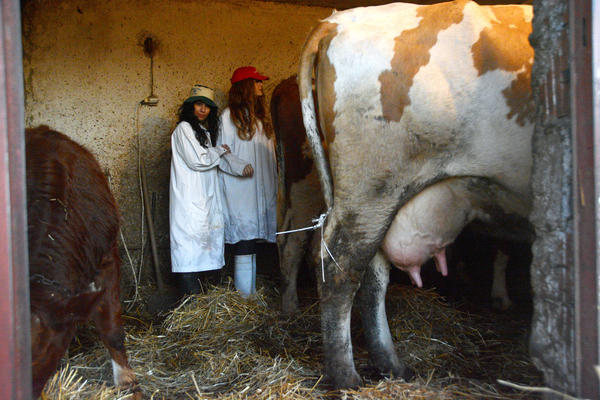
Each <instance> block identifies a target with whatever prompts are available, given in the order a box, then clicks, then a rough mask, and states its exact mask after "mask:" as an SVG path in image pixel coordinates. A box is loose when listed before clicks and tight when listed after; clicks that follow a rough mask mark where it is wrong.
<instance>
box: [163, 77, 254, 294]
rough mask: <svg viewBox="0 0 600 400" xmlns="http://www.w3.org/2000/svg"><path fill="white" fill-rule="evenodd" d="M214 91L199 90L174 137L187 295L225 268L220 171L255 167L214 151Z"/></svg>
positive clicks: (180, 274)
mask: <svg viewBox="0 0 600 400" xmlns="http://www.w3.org/2000/svg"><path fill="white" fill-rule="evenodd" d="M214 99H215V95H214V91H213V90H212V89H211V88H209V87H206V86H202V85H194V86H193V87H192V90H191V92H190V95H189V97H188V98H187V99H186V100H185V101H184V102H183V104H182V105H181V107H180V108H179V124H178V125H177V127H176V128H175V130H174V131H173V134H172V135H171V149H172V158H171V179H170V190H169V226H170V239H171V270H172V271H173V272H174V273H176V274H177V278H178V279H177V283H178V286H179V290H180V292H181V294H182V295H184V294H191V293H198V292H199V291H200V286H199V284H198V279H199V278H200V272H202V271H214V270H218V269H220V268H221V267H222V266H223V265H224V263H225V262H224V257H223V247H224V243H223V238H224V236H223V230H224V221H223V219H224V216H223V204H222V194H221V189H220V182H219V179H218V174H217V167H218V168H219V169H220V170H223V171H226V172H227V173H231V174H235V175H239V176H242V175H246V176H249V175H252V173H253V171H252V166H251V165H249V164H248V163H247V162H245V161H243V160H240V159H239V158H237V157H235V156H234V155H233V154H231V151H230V149H229V147H227V146H226V145H221V146H217V147H213V144H214V143H215V141H216V139H217V135H218V133H219V118H218V116H217V105H216V104H215V102H214Z"/></svg>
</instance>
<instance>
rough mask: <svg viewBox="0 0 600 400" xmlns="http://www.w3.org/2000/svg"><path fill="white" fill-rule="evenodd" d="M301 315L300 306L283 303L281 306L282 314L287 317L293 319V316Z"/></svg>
mask: <svg viewBox="0 0 600 400" xmlns="http://www.w3.org/2000/svg"><path fill="white" fill-rule="evenodd" d="M298 313H300V307H298V304H297V303H296V304H294V303H282V304H281V314H282V315H283V316H285V317H291V316H293V315H296V314H298Z"/></svg>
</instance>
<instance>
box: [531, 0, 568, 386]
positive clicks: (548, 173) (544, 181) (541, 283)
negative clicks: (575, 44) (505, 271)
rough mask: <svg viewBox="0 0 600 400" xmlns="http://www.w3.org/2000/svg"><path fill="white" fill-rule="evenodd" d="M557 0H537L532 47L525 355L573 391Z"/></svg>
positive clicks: (564, 74) (564, 68)
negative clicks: (532, 237) (532, 232)
mask: <svg viewBox="0 0 600 400" xmlns="http://www.w3.org/2000/svg"><path fill="white" fill-rule="evenodd" d="M567 8H568V7H567V2H565V1H563V0H544V1H541V0H535V1H534V14H535V16H534V20H533V34H532V36H531V42H532V45H533V47H534V49H535V63H534V67H533V71H532V88H533V93H534V96H535V100H536V104H537V116H536V129H535V132H534V136H533V149H534V150H533V161H534V162H533V164H534V166H533V175H532V188H533V193H534V210H533V212H532V215H531V217H530V219H531V222H532V223H533V224H534V226H535V229H536V235H537V239H536V241H535V243H534V245H533V261H532V265H531V282H532V287H533V292H534V315H533V320H532V332H531V341H530V349H531V356H532V358H533V360H534V362H535V364H536V365H537V367H538V368H540V370H542V371H543V373H544V376H545V381H546V384H547V385H548V386H550V387H552V388H555V389H557V390H560V391H562V392H568V393H571V394H574V393H575V392H576V390H577V386H576V385H577V382H576V381H575V377H576V373H575V372H576V371H575V365H576V364H575V359H574V357H575V330H574V326H575V324H574V321H575V314H574V312H575V311H574V298H575V297H574V296H575V293H574V265H575V263H574V258H573V257H574V256H573V251H574V249H573V248H572V245H571V243H573V240H572V238H573V206H572V198H573V192H572V181H573V168H572V163H573V158H572V142H571V111H570V106H569V64H568V59H569V50H568V44H567V37H568V35H567V34H568V23H567V21H568V15H567V13H568V9H567Z"/></svg>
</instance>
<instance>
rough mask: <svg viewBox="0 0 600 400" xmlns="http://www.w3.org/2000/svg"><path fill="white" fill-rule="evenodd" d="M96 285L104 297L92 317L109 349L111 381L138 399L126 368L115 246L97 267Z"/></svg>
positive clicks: (131, 371) (133, 376)
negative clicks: (101, 286) (101, 290)
mask: <svg viewBox="0 0 600 400" xmlns="http://www.w3.org/2000/svg"><path fill="white" fill-rule="evenodd" d="M100 275H101V276H100V277H99V279H98V281H99V282H104V284H105V286H104V289H105V295H104V296H103V298H102V299H101V300H100V302H99V304H98V307H96V309H95V311H94V313H93V314H92V315H91V319H92V320H93V321H94V324H95V325H96V329H97V331H98V336H99V337H100V339H101V340H102V342H103V343H104V345H105V346H106V348H107V349H108V352H109V353H110V357H111V359H112V367H113V379H114V383H115V386H119V387H123V388H130V389H132V390H133V392H134V399H136V400H137V399H141V391H140V389H139V386H138V383H137V379H136V377H135V373H134V372H133V370H132V369H131V367H130V366H129V362H128V360H127V352H126V350H125V330H124V328H123V319H122V318H121V312H122V309H121V301H120V298H119V284H120V283H119V280H120V273H119V258H118V253H117V247H116V245H115V246H114V248H113V249H112V251H111V252H110V253H109V254H107V255H105V257H104V259H103V261H102V266H101V267H100Z"/></svg>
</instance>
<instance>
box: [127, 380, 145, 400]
mask: <svg viewBox="0 0 600 400" xmlns="http://www.w3.org/2000/svg"><path fill="white" fill-rule="evenodd" d="M129 390H131V400H142V399H143V396H142V389H141V388H140V385H139V384H137V383H136V384H134V385H131V386H130V387H129Z"/></svg>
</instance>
